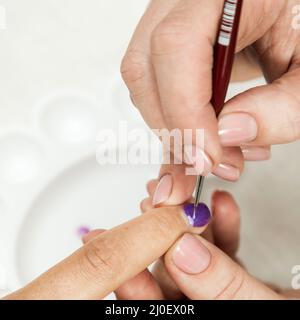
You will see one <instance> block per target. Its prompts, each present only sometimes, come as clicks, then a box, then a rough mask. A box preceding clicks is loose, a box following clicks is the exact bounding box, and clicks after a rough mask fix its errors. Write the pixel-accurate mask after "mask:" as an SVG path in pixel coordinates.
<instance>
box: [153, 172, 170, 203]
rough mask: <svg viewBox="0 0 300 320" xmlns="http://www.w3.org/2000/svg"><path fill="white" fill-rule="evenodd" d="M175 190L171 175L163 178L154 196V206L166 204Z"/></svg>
mask: <svg viewBox="0 0 300 320" xmlns="http://www.w3.org/2000/svg"><path fill="white" fill-rule="evenodd" d="M172 188H173V178H172V176H171V175H170V174H166V175H164V176H162V177H161V179H160V180H159V183H158V185H157V187H156V190H155V192H154V195H153V200H152V204H153V206H157V205H158V204H161V203H164V202H166V201H167V200H168V199H169V197H170V195H171V192H172Z"/></svg>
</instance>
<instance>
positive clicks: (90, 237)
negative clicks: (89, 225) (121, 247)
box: [81, 229, 106, 244]
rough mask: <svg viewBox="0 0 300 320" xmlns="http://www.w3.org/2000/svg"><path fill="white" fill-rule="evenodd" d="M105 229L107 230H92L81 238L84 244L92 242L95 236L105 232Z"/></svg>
mask: <svg viewBox="0 0 300 320" xmlns="http://www.w3.org/2000/svg"><path fill="white" fill-rule="evenodd" d="M105 231H106V230H105V229H96V230H92V231H90V232H89V233H87V234H85V235H84V236H82V238H81V240H82V242H83V243H84V244H86V243H88V242H90V241H91V240H93V239H94V238H95V237H97V236H98V235H99V234H102V233H104V232H105Z"/></svg>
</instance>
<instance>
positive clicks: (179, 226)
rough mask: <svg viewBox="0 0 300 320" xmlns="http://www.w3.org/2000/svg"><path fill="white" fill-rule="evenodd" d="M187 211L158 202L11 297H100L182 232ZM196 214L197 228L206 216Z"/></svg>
mask: <svg viewBox="0 0 300 320" xmlns="http://www.w3.org/2000/svg"><path fill="white" fill-rule="evenodd" d="M187 214H189V212H188V211H187V212H184V210H183V209H182V207H167V208H159V209H156V210H153V211H152V212H150V213H148V214H146V215H142V216H139V217H138V218H136V219H134V220H131V221H129V222H127V223H125V224H123V225H121V226H119V227H117V228H114V229H112V230H109V231H106V232H104V233H103V234H100V235H98V236H97V237H96V238H94V239H93V240H92V241H90V242H89V243H87V244H86V245H85V246H83V247H82V248H80V249H79V250H78V251H76V252H75V253H74V254H73V255H71V256H70V257H69V258H67V259H66V260H64V261H62V262H61V263H59V264H58V265H56V266H55V267H53V268H52V269H50V270H49V271H48V272H46V273H45V274H43V275H42V276H40V277H39V278H38V279H36V280H35V281H33V282H32V283H31V284H29V285H28V286H26V287H25V288H23V289H22V290H20V291H19V292H17V293H15V294H13V295H12V296H11V298H15V299H22V298H26V299H34V298H35V299H36V298H38V299H98V298H103V297H105V296H106V295H107V294H109V293H110V292H113V291H115V290H116V289H117V288H119V287H120V286H121V285H122V284H123V283H125V282H126V281H127V280H129V279H132V278H133V277H134V276H136V275H137V274H139V273H140V272H142V271H143V270H145V269H146V268H147V267H148V266H149V265H150V264H152V263H153V262H154V261H156V260H157V259H158V258H159V257H161V256H162V255H163V254H164V253H165V252H166V251H167V249H168V248H169V247H170V246H171V245H172V244H173V243H174V242H175V241H176V239H177V238H178V237H180V235H181V234H183V233H184V232H186V231H187V230H191V228H192V226H191V225H190V220H189V219H187V217H188V216H187ZM197 215H198V217H197V219H196V220H195V221H197V224H196V225H194V227H197V228H193V229H192V230H194V231H195V232H200V231H201V230H202V231H203V230H204V229H205V226H204V221H205V222H207V218H208V217H207V213H206V212H198V211H197ZM204 215H205V217H204ZM200 222H202V223H200ZM128 266H130V268H128Z"/></svg>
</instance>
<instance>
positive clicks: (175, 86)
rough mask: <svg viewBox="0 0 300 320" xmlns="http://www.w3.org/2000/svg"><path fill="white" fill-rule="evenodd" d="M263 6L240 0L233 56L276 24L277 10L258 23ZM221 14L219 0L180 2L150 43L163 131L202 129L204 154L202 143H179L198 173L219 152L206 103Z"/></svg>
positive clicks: (217, 158) (213, 162) (213, 161)
mask: <svg viewBox="0 0 300 320" xmlns="http://www.w3.org/2000/svg"><path fill="white" fill-rule="evenodd" d="M281 5H282V4H281ZM269 8H270V9H271V8H272V6H271V4H270V3H267V4H265V3H262V2H261V3H258V4H257V3H255V4H254V3H253V1H245V3H244V11H243V12H244V13H243V16H242V19H241V26H240V35H239V39H238V45H237V52H239V51H241V50H243V49H244V48H245V47H247V46H248V45H251V44H252V43H254V42H255V41H256V40H258V39H259V38H260V37H262V36H263V35H264V34H265V33H266V31H267V30H268V29H269V28H270V26H272V24H273V23H274V22H275V21H276V19H277V17H278V15H279V13H280V9H279V8H278V10H273V11H272V10H271V11H272V13H271V14H270V16H269V17H268V19H263V17H264V12H265V10H267V9H269ZM222 10H223V2H222V1H217V0H214V1H205V0H200V1H199V0H181V1H179V2H178V3H177V5H176V6H175V7H174V8H173V9H171V11H170V13H169V14H167V15H166V17H165V18H164V19H163V20H162V21H161V22H160V23H159V24H158V26H157V27H156V28H155V29H154V31H153V33H152V39H151V55H152V61H153V66H154V72H155V76H156V81H157V87H158V90H159V95H160V101H161V106H162V112H163V115H164V119H165V122H166V124H167V126H168V128H169V129H175V128H179V129H181V130H183V129H186V128H190V129H193V132H194V134H195V132H196V129H198V128H202V129H204V133H205V150H204V145H203V141H200V142H199V141H197V139H196V137H195V135H194V137H193V141H192V146H190V145H185V151H186V153H187V155H186V158H187V160H189V161H188V162H187V163H189V162H191V163H193V164H195V162H198V163H202V167H201V169H202V172H199V173H201V174H203V175H206V174H207V173H208V172H210V171H211V170H212V169H214V167H215V166H216V165H217V164H218V163H219V162H220V158H221V154H222V151H221V148H220V145H219V139H218V137H217V134H216V130H217V124H216V120H215V114H214V111H213V108H212V106H211V104H210V100H211V95H212V81H211V80H212V72H211V70H212V62H213V59H212V57H213V45H214V43H215V38H216V34H217V28H218V26H219V19H220V15H221V13H222ZM255 23H257V24H259V28H257V27H256V25H255ZM200 140H201V139H200ZM190 160H191V161H190Z"/></svg>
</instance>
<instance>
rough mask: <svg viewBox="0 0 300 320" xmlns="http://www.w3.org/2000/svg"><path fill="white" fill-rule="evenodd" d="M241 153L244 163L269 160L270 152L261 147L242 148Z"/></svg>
mask: <svg viewBox="0 0 300 320" xmlns="http://www.w3.org/2000/svg"><path fill="white" fill-rule="evenodd" d="M242 152H243V155H244V159H245V160H246V161H265V160H269V159H270V158H271V151H270V149H268V148H263V147H243V148H242Z"/></svg>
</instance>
